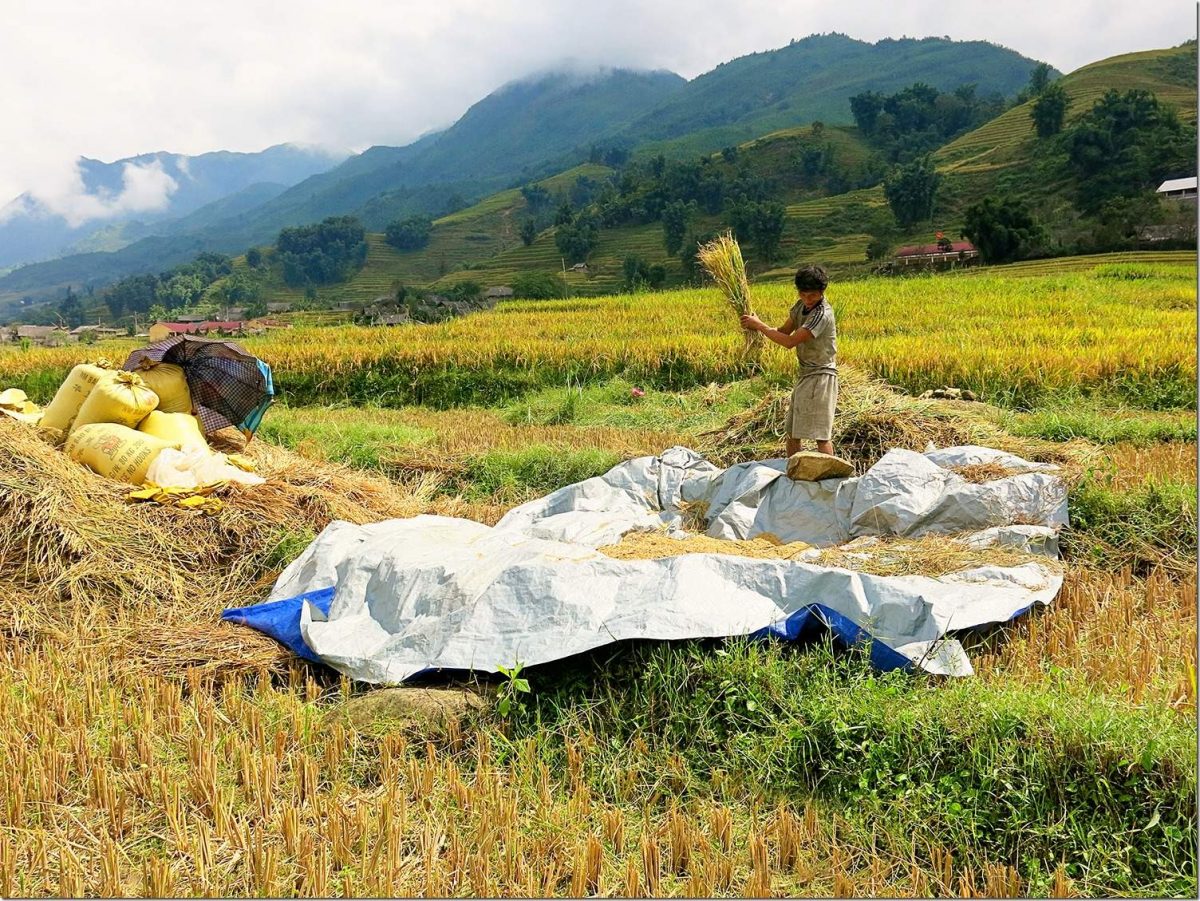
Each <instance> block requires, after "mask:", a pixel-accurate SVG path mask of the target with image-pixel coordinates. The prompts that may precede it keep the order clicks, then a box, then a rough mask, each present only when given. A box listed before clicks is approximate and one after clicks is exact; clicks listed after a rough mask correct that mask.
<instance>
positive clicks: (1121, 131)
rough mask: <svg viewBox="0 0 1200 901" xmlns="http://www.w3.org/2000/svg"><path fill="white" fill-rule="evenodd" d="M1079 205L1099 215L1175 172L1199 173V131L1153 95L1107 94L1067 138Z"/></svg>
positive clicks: (1150, 187)
mask: <svg viewBox="0 0 1200 901" xmlns="http://www.w3.org/2000/svg"><path fill="white" fill-rule="evenodd" d="M1063 140H1064V142H1065V144H1066V148H1067V163H1068V168H1069V169H1070V170H1071V174H1072V175H1074V176H1075V180H1076V183H1077V185H1078V195H1077V196H1078V201H1077V202H1078V205H1079V207H1080V209H1082V210H1084V211H1085V212H1088V213H1096V212H1098V211H1099V210H1100V209H1101V208H1102V207H1103V206H1104V205H1105V204H1106V203H1108V202H1109V201H1110V200H1112V199H1114V198H1116V197H1134V196H1136V195H1138V194H1141V193H1143V192H1145V191H1148V190H1150V189H1152V188H1153V187H1155V186H1156V185H1157V184H1158V183H1159V182H1160V181H1161V180H1162V179H1163V178H1165V177H1168V176H1170V175H1172V174H1176V173H1180V174H1182V173H1186V172H1195V171H1196V169H1195V166H1196V128H1195V126H1194V125H1185V124H1184V123H1182V122H1180V120H1179V117H1178V116H1177V115H1176V114H1175V111H1174V110H1172V109H1171V108H1170V107H1168V106H1165V105H1164V104H1162V103H1161V102H1159V99H1158V98H1157V97H1156V96H1155V95H1154V94H1152V93H1151V92H1149V91H1143V90H1131V91H1126V92H1125V93H1123V94H1122V93H1120V92H1118V91H1116V90H1109V91H1107V92H1106V93H1105V94H1104V96H1103V97H1101V98H1100V99H1099V100H1098V101H1096V104H1095V106H1093V107H1092V109H1091V110H1089V111H1088V112H1087V113H1086V114H1085V115H1084V116H1082V117H1080V119H1079V120H1078V121H1076V123H1075V124H1074V126H1073V127H1072V128H1071V129H1070V130H1069V131H1068V132H1066V133H1065V134H1064V135H1063Z"/></svg>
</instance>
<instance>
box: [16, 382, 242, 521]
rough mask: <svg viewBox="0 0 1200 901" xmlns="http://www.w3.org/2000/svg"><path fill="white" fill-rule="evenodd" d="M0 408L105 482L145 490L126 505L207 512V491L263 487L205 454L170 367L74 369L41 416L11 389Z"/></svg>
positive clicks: (226, 460)
mask: <svg viewBox="0 0 1200 901" xmlns="http://www.w3.org/2000/svg"><path fill="white" fill-rule="evenodd" d="M0 402H4V403H5V404H7V406H5V407H4V408H3V411H4V412H5V413H7V414H8V415H10V416H14V418H19V419H22V420H23V421H26V422H31V423H33V424H36V425H37V426H38V427H39V428H40V429H41V430H42V431H43V432H44V433H45V434H46V435H47V437H49V438H50V439H51V440H52V441H54V442H56V443H58V444H62V443H64V442H65V444H66V452H67V455H68V456H69V457H70V458H71V459H72V460H75V461H76V462H78V463H82V464H84V465H85V466H87V467H89V468H90V469H92V470H93V471H95V472H97V473H99V474H100V475H102V476H105V477H107V478H110V479H116V480H117V481H121V482H129V483H130V484H133V485H146V486H147V490H145V491H139V492H134V493H133V495H131V498H133V499H137V500H154V501H158V502H159V503H171V504H179V505H181V506H187V507H199V508H201V509H204V510H206V511H207V512H215V511H216V510H217V509H219V507H220V502H219V501H216V499H215V498H211V497H209V495H211V493H212V491H213V490H214V489H215V488H219V487H222V486H223V485H225V484H227V482H228V481H231V480H232V481H238V482H241V483H243V484H261V483H262V481H263V479H262V478H261V477H259V476H256V475H252V474H251V473H250V472H249V470H250V469H252V466H251V464H250V462H249V461H248V460H246V459H245V458H243V457H240V456H234V457H226V456H225V455H224V454H217V453H215V452H213V451H212V450H211V449H210V448H209V447H208V442H207V441H206V440H205V437H204V430H203V428H202V427H201V425H200V420H198V419H197V418H196V417H195V416H193V415H192V397H191V392H190V391H189V389H188V384H187V378H186V377H185V375H184V372H183V369H182V368H181V367H179V366H176V365H174V364H171V363H155V364H151V365H149V366H146V367H143V368H141V369H139V370H138V371H137V372H126V371H124V370H118V369H112V368H110V367H108V366H106V365H104V364H101V363H80V364H79V365H78V366H76V367H75V368H74V369H72V370H71V373H70V375H68V376H67V378H66V380H65V381H64V382H63V383H62V385H61V386H59V389H58V391H57V393H56V394H55V395H54V400H52V401H51V402H50V403H49V404H48V405H47V406H46V408H45V409H44V410H39V409H38V408H37V406H36V405H34V404H29V402H28V400H27V398H26V397H25V393H24V392H23V391H20V390H19V389H9V390H8V391H5V392H3V393H0ZM30 408H32V409H30ZM164 451H170V453H169V454H166V455H164ZM156 463H158V464H159V465H158V466H157V467H156V466H155V464H156ZM158 480H161V482H162V484H159V483H158Z"/></svg>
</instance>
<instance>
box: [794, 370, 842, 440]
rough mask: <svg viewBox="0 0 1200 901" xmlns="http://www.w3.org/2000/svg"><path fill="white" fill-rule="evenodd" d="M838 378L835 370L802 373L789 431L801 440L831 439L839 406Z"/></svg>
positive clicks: (797, 384)
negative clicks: (834, 415) (834, 414)
mask: <svg viewBox="0 0 1200 901" xmlns="http://www.w3.org/2000/svg"><path fill="white" fill-rule="evenodd" d="M837 395H838V378H837V374H836V373H832V372H814V373H811V374H809V375H805V376H802V377H801V378H800V381H798V382H797V383H796V387H795V388H793V389H792V405H791V408H790V409H789V410H788V434H789V435H791V436H792V437H793V438H795V439H797V440H801V439H807V440H809V441H829V440H830V439H832V437H833V413H834V410H835V409H836V408H837Z"/></svg>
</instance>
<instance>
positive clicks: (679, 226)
mask: <svg viewBox="0 0 1200 901" xmlns="http://www.w3.org/2000/svg"><path fill="white" fill-rule="evenodd" d="M693 209H694V205H693V204H688V203H684V202H683V201H682V200H672V201H671V202H670V203H668V204H667V205H666V206H664V207H663V211H662V227H663V246H665V247H666V249H667V253H669V254H670V255H671V256H674V255H675V254H677V253H679V248H681V247H682V246H683V237H684V235H686V234H687V227H688V220H690V219H691V217H692V211H693Z"/></svg>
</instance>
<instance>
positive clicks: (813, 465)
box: [787, 451, 854, 482]
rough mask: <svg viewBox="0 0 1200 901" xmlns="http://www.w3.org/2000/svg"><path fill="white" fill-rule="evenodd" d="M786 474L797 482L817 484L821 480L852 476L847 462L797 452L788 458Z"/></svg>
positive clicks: (810, 453) (805, 452) (807, 452)
mask: <svg viewBox="0 0 1200 901" xmlns="http://www.w3.org/2000/svg"><path fill="white" fill-rule="evenodd" d="M787 474H788V478H789V479H793V480H794V481H797V482H819V481H821V480H822V479H844V478H846V477H847V476H852V475H854V465H853V464H852V463H851V462H850V461H849V460H843V459H842V458H841V457H835V456H833V455H832V454H822V453H818V452H817V451H799V452H798V453H795V454H792V455H791V456H790V457H788V464H787Z"/></svg>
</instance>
